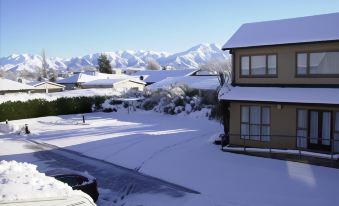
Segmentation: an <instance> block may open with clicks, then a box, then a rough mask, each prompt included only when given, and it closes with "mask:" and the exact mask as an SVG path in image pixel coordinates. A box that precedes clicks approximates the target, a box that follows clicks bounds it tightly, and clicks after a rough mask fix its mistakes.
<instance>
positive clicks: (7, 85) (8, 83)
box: [0, 78, 34, 91]
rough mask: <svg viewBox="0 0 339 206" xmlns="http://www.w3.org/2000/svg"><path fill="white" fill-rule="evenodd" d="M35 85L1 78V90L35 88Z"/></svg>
mask: <svg viewBox="0 0 339 206" xmlns="http://www.w3.org/2000/svg"><path fill="white" fill-rule="evenodd" d="M33 89H34V87H32V86H30V85H26V84H22V83H20V82H16V81H12V80H9V79H2V78H0V91H18V90H33Z"/></svg>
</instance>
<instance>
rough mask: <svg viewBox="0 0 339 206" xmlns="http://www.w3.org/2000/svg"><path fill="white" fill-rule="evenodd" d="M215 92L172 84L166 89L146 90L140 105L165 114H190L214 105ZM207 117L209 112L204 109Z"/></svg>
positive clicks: (208, 108) (209, 108)
mask: <svg viewBox="0 0 339 206" xmlns="http://www.w3.org/2000/svg"><path fill="white" fill-rule="evenodd" d="M216 103H217V101H216V93H215V94H214V93H213V92H210V91H209V92H206V94H205V93H204V92H201V91H199V90H196V89H190V88H188V87H186V86H172V87H170V88H168V89H158V90H155V91H146V93H145V100H144V101H143V103H142V105H141V107H142V108H143V109H146V110H153V111H156V112H161V113H166V114H171V115H174V114H182V113H184V114H190V113H192V112H196V111H200V110H201V109H203V108H206V109H207V110H208V111H210V110H211V109H212V108H213V107H214V105H216ZM204 111H205V112H206V113H207V115H208V117H209V116H210V114H211V112H207V111H206V110H204Z"/></svg>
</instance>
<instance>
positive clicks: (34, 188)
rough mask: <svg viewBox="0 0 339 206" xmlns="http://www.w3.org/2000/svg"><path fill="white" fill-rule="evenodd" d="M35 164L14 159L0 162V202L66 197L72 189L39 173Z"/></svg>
mask: <svg viewBox="0 0 339 206" xmlns="http://www.w3.org/2000/svg"><path fill="white" fill-rule="evenodd" d="M36 168H37V166H36V165H33V164H29V163H20V162H16V161H9V162H7V161H4V160H2V161H1V162H0V182H1V188H0V197H1V198H0V204H1V202H7V201H16V200H27V199H37V198H39V199H40V198H57V197H58V198H60V197H67V196H69V195H70V194H72V193H73V192H74V191H73V190H72V188H71V187H70V186H68V185H67V184H65V183H62V182H60V181H58V180H56V179H54V178H53V177H48V176H45V174H43V173H40V172H39V171H38V170H37V169H36Z"/></svg>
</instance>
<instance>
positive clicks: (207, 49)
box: [0, 44, 229, 72]
mask: <svg viewBox="0 0 339 206" xmlns="http://www.w3.org/2000/svg"><path fill="white" fill-rule="evenodd" d="M220 48H221V47H220V46H219V45H217V44H199V45H197V46H194V47H192V48H190V49H188V50H187V51H184V52H179V53H175V54H169V53H166V52H155V51H143V50H140V51H132V50H126V51H117V52H103V53H104V54H106V55H107V56H108V59H109V60H110V61H111V64H112V67H113V68H124V67H145V66H146V65H147V62H148V61H149V60H151V59H152V60H155V61H157V62H159V64H160V65H162V66H172V67H174V68H177V69H184V68H198V67H199V65H201V64H204V63H206V62H207V61H209V60H213V59H227V58H229V55H228V54H227V53H225V52H223V51H221V49H220ZM100 54H101V53H94V54H89V55H85V56H82V57H72V58H69V59H61V58H48V59H47V63H48V64H49V66H50V67H52V68H54V69H55V70H59V71H63V70H80V69H81V68H83V67H86V66H87V67H88V66H96V65H97V59H98V57H99V56H100ZM40 66H41V56H39V55H31V54H20V55H18V54H13V55H10V56H8V57H0V70H5V71H12V72H17V71H21V70H28V71H32V72H33V71H35V70H36V69H37V68H39V67H40Z"/></svg>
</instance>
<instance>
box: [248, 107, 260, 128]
mask: <svg viewBox="0 0 339 206" xmlns="http://www.w3.org/2000/svg"><path fill="white" fill-rule="evenodd" d="M250 113H251V114H250V123H251V124H260V107H258V106H251V109H250Z"/></svg>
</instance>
